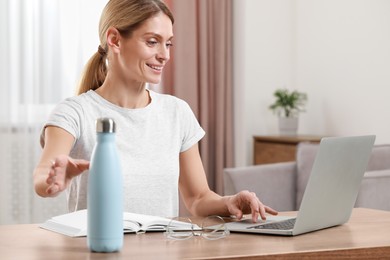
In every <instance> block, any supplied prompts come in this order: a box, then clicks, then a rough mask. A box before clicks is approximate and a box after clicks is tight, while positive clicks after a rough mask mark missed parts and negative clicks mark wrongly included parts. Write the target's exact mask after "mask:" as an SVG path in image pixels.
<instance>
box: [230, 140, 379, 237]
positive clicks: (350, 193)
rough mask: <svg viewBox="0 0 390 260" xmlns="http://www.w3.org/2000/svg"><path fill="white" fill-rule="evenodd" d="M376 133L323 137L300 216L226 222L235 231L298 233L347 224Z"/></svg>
mask: <svg viewBox="0 0 390 260" xmlns="http://www.w3.org/2000/svg"><path fill="white" fill-rule="evenodd" d="M374 141H375V135H367V136H351V137H327V138H322V139H321V142H320V146H319V150H318V152H317V155H316V158H315V161H314V164H313V168H312V171H311V174H310V177H309V181H308V183H307V186H306V189H305V193H304V196H303V199H302V202H301V206H300V208H299V211H298V213H297V215H296V217H286V216H269V217H267V220H266V221H259V222H257V223H253V222H252V220H250V219H247V220H241V221H237V222H230V223H226V224H227V228H228V229H229V230H230V231H231V232H243V233H258V234H273V235H284V236H295V235H299V234H303V233H307V232H312V231H315V230H320V229H324V228H328V227H333V226H337V225H341V224H344V223H345V222H347V221H348V220H349V218H350V216H351V213H352V209H353V207H354V204H355V201H356V198H357V195H358V192H359V187H360V183H361V181H362V178H363V175H364V172H365V171H366V167H367V164H368V161H369V158H370V155H371V150H372V147H373V145H374Z"/></svg>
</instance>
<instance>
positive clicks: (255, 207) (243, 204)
mask: <svg viewBox="0 0 390 260" xmlns="http://www.w3.org/2000/svg"><path fill="white" fill-rule="evenodd" d="M227 207H228V210H229V212H230V214H232V215H234V216H236V217H237V219H241V218H242V216H243V215H244V214H249V213H251V214H252V221H253V222H257V220H258V217H259V215H260V217H261V219H263V220H265V219H266V213H269V214H271V215H277V214H278V212H277V211H276V210H274V209H272V208H270V207H268V206H266V205H264V204H263V203H262V202H261V201H260V199H259V198H258V197H257V196H256V193H254V192H250V191H247V190H245V191H241V192H239V193H237V194H236V195H233V196H231V197H230V198H229V199H228V201H227Z"/></svg>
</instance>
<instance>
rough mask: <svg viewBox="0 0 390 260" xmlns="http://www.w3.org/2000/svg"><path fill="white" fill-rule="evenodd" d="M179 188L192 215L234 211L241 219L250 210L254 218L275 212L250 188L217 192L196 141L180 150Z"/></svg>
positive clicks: (275, 212) (233, 213)
mask: <svg viewBox="0 0 390 260" xmlns="http://www.w3.org/2000/svg"><path fill="white" fill-rule="evenodd" d="M179 188H180V192H181V195H182V197H183V200H184V203H185V205H186V207H187V208H188V210H189V211H190V213H191V214H193V215H195V216H208V215H221V216H229V215H235V216H236V217H237V218H238V219H241V218H242V216H243V214H249V213H251V214H252V220H253V221H254V222H255V221H257V219H258V217H259V215H260V217H261V218H262V219H265V218H266V213H270V214H272V215H276V214H277V211H275V210H273V209H272V208H270V207H268V206H265V205H264V204H263V203H262V202H261V201H260V199H259V198H258V197H257V196H256V194H255V193H253V192H249V191H241V192H239V193H237V194H236V195H233V196H220V195H218V194H216V193H215V192H213V191H211V190H210V188H209V186H208V184H207V179H206V174H205V172H204V168H203V164H202V161H201V158H200V155H199V149H198V145H197V144H196V145H194V146H193V147H191V148H190V149H189V150H187V151H185V152H182V153H181V154H180V177H179Z"/></svg>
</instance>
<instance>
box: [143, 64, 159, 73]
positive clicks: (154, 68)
mask: <svg viewBox="0 0 390 260" xmlns="http://www.w3.org/2000/svg"><path fill="white" fill-rule="evenodd" d="M146 65H147V66H148V67H149V68H151V69H153V70H155V71H159V72H160V71H162V69H163V66H157V65H151V64H146Z"/></svg>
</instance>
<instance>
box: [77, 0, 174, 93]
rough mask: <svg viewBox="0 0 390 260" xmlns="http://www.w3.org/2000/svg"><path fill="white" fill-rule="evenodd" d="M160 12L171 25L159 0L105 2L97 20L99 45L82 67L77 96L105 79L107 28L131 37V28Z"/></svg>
mask: <svg viewBox="0 0 390 260" xmlns="http://www.w3.org/2000/svg"><path fill="white" fill-rule="evenodd" d="M160 12H163V13H164V14H166V15H167V16H168V17H169V19H170V20H171V21H172V24H173V22H174V19H173V15H172V13H171V11H170V10H169V9H168V7H167V6H166V5H165V4H164V2H163V1H161V0H110V1H108V3H107V4H106V6H105V7H104V9H103V12H102V15H101V17H100V22H99V40H100V44H101V45H100V46H99V49H98V51H97V52H96V53H95V54H94V55H93V56H92V57H91V59H90V60H89V61H88V63H87V65H86V66H85V68H84V72H83V75H82V77H81V80H80V85H79V88H78V90H77V95H80V94H82V93H85V92H87V91H88V90H95V89H97V88H99V87H100V86H101V85H102V84H103V82H104V80H105V78H106V75H107V65H106V61H107V54H108V46H107V42H106V39H105V37H106V34H107V30H108V28H110V27H114V28H116V29H118V31H119V32H120V33H121V34H122V35H123V36H131V33H132V32H133V30H135V29H137V28H138V27H139V26H141V25H142V23H143V22H145V21H146V20H147V19H149V18H150V17H153V16H155V15H156V14H158V13H160Z"/></svg>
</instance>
